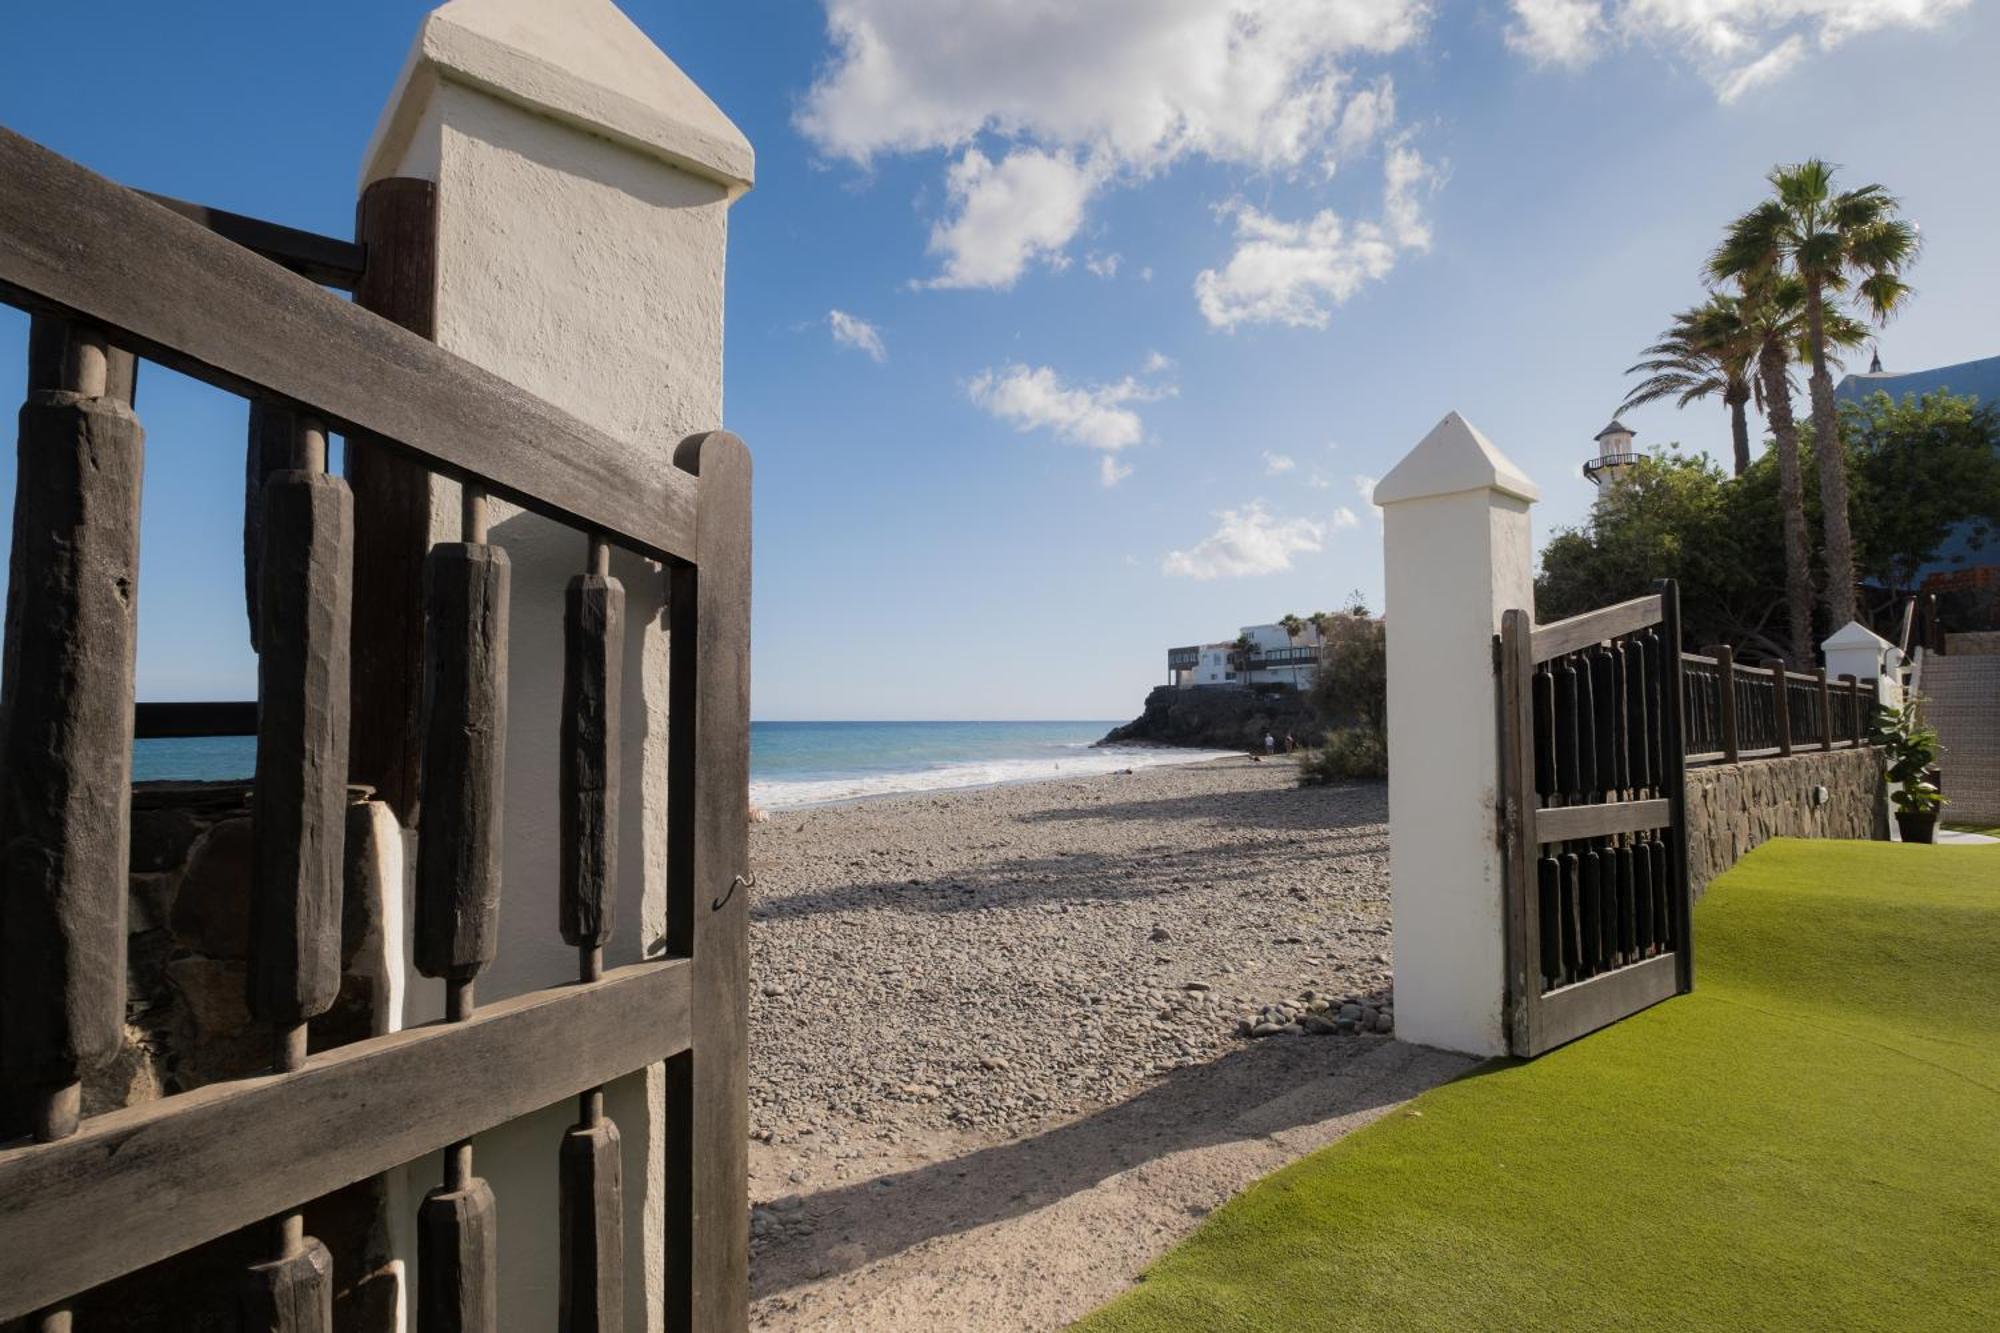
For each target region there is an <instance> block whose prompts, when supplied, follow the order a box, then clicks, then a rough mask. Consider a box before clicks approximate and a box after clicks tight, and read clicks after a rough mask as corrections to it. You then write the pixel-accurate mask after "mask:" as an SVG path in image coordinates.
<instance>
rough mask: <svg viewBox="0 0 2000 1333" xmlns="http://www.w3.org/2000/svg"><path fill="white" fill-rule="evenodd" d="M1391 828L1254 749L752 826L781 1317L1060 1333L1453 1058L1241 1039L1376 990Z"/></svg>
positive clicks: (1377, 1045)
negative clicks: (1251, 1184) (1061, 1272)
mask: <svg viewBox="0 0 2000 1333" xmlns="http://www.w3.org/2000/svg"><path fill="white" fill-rule="evenodd" d="M1385 820H1386V803H1385V788H1384V786H1383V784H1380V783H1356V784H1351V785H1347V786H1338V787H1330V788H1314V789H1300V788H1298V787H1297V786H1296V785H1295V773H1294V768H1293V765H1292V764H1291V763H1290V762H1289V761H1287V760H1284V759H1278V760H1273V761H1267V762H1255V761H1252V760H1250V759H1248V758H1235V759H1226V760H1215V761H1210V762H1206V763H1200V764H1190V765H1186V766H1177V767H1163V768H1154V769H1146V770H1140V771H1138V772H1135V773H1131V774H1112V775H1107V776H1101V777H1093V778H1086V779H1078V780H1069V781H1058V782H1041V783H1031V784H1021V785H1017V786H1004V787H992V788H986V789H981V790H976V791H966V792H953V793H940V794H934V795H927V796H913V797H904V798H898V799H892V800H881V801H872V802H866V803H861V804H855V805H847V806H838V807H822V808H819V809H813V810H805V811H794V812H789V813H786V814H780V815H776V816H774V817H772V819H771V820H770V821H769V822H767V823H763V824H759V825H756V826H755V827H754V828H753V831H752V836H751V854H752V859H753V863H754V866H755V869H756V873H757V883H756V890H755V892H756V898H755V899H754V900H753V906H752V922H753V924H752V928H751V953H752V973H753V975H752V989H751V1012H750V1021H751V1090H750V1097H751V1124H752V1132H753V1137H754V1139H755V1141H754V1142H753V1143H752V1145H751V1149H752V1156H751V1169H752V1181H751V1195H752V1199H753V1201H754V1202H755V1204H756V1208H755V1210H754V1212H753V1218H752V1229H753V1242H752V1244H753V1275H752V1276H753V1292H754V1294H755V1296H756V1298H757V1302H758V1303H757V1308H756V1318H757V1322H758V1324H759V1326H760V1327H766V1328H809V1327H810V1328H818V1327H824V1328H856V1329H860V1328H867V1329H871V1330H873V1329H894V1328H911V1329H916V1328H936V1327H944V1326H954V1327H960V1328H981V1329H985V1328H1024V1329H1025V1328H1041V1327H1052V1326H1059V1325H1060V1324H1061V1323H1063V1322H1066V1321H1067V1320H1068V1319H1070V1318H1073V1317H1075V1316H1076V1315H1078V1314H1081V1313H1083V1312H1084V1311H1086V1310H1087V1309H1089V1308H1090V1307H1091V1306H1092V1305H1094V1304H1096V1303H1097V1301H1099V1300H1101V1299H1103V1298H1104V1297H1106V1296H1109V1295H1111V1294H1114V1293H1115V1292H1116V1291H1117V1290H1118V1289H1120V1288H1121V1287H1122V1286H1123V1285H1124V1283H1125V1282H1127V1281H1129V1279H1130V1277H1131V1275H1132V1273H1133V1272H1136V1270H1137V1268H1138V1267H1139V1266H1141V1265H1143V1263H1145V1262H1146V1261H1147V1260H1148V1259H1150V1258H1151V1257H1152V1256H1153V1255H1155V1254H1157V1253H1158V1252H1159V1251H1160V1250H1162V1249H1164V1248H1165V1247H1166V1245H1168V1244H1170V1243H1171V1241H1172V1240H1173V1239H1176V1238H1177V1237H1178V1236H1179V1235H1180V1234H1182V1233H1184V1232H1185V1231H1186V1230H1187V1229H1189V1228H1191V1227H1192V1226H1193V1225H1194V1224H1195V1222H1196V1221H1197V1220H1198V1219H1199V1217H1200V1216H1201V1215H1202V1214H1204V1213H1205V1212H1206V1211H1207V1210H1208V1209H1209V1208H1212V1207H1214V1206H1215V1205H1216V1204H1218V1203H1220V1202H1221V1201H1222V1200H1223V1199H1225V1198H1227V1197H1228V1195H1229V1194H1231V1193H1233V1192H1234V1191H1235V1190H1236V1189H1238V1188H1240V1187H1241V1185H1242V1184H1245V1183H1248V1180H1250V1179H1253V1178H1255V1176H1256V1175H1257V1174H1261V1173H1262V1172H1263V1171H1268V1170H1270V1169H1272V1168H1273V1167H1275V1166H1277V1165H1280V1164H1282V1162H1283V1161H1285V1160H1289V1158H1290V1157H1291V1156H1294V1155H1296V1154H1297V1153H1299V1152H1303V1151H1305V1150H1307V1149H1308V1148H1309V1147H1311V1146H1313V1145H1314V1144H1316V1143H1318V1142H1323V1141H1329V1140H1330V1139H1331V1138H1332V1137H1337V1136H1338V1134H1339V1133H1341V1132H1345V1130H1346V1129H1347V1128H1351V1127H1352V1125H1353V1124H1355V1123H1363V1122H1365V1120H1366V1119H1369V1118H1372V1116H1373V1115H1375V1114H1381V1113H1383V1112H1384V1111H1386V1110H1387V1109H1388V1108H1390V1107H1391V1106H1393V1105H1394V1104H1396V1103H1397V1102H1398V1101H1400V1100H1402V1099H1403V1098H1405V1097H1407V1096H1409V1095H1411V1094H1412V1093H1414V1091H1416V1090H1418V1089H1419V1088H1420V1087H1421V1086H1424V1085H1426V1084H1427V1083H1428V1082H1432V1081H1435V1080H1436V1079H1438V1078H1441V1077H1444V1076H1446V1075H1447V1074H1448V1073H1449V1072H1452V1071H1454V1070H1455V1069H1456V1068H1458V1067H1459V1064H1458V1062H1456V1061H1455V1059H1454V1058H1452V1057H1442V1056H1439V1055H1437V1054H1436V1053H1434V1052H1424V1051H1417V1050H1414V1049H1413V1048H1409V1047H1405V1046H1402V1045H1401V1044H1400V1043H1396V1042H1394V1041H1392V1040H1390V1039H1389V1038H1387V1037H1384V1036H1380V1035H1372V1034H1371V1035H1356V1036H1344V1035H1336V1036H1292V1035H1287V1036H1281V1037H1276V1038H1272V1039H1266V1040H1262V1041H1255V1042H1253V1041H1249V1040H1246V1039H1245V1038H1244V1037H1242V1036H1240V1035H1239V1023H1240V1021H1241V1020H1243V1019H1246V1018H1249V1019H1254V1018H1255V1017H1257V1015H1258V1012H1259V1011H1260V1010H1261V1009H1262V1007H1263V1006H1266V1005H1270V1004H1273V1003H1275V1002H1278V1001H1294V1002H1296V1001H1299V1000H1300V999H1301V998H1302V997H1304V996H1305V995H1306V994H1307V993H1308V992H1311V993H1312V994H1313V995H1314V996H1316V997H1319V998H1322V999H1325V1000H1327V1001H1328V1002H1329V1003H1330V1004H1331V1005H1332V1006H1333V1012H1338V1007H1339V1005H1340V1004H1341V1003H1342V1002H1343V1001H1351V1002H1354V1003H1362V1002H1366V1003H1368V1004H1369V1005H1370V1006H1371V1009H1370V1012H1371V1013H1373V1012H1374V1011H1375V1010H1374V1006H1383V1007H1386V1006H1387V1005H1388V1003H1389V998H1390V997H1389V995H1388V993H1387V988H1388V984H1389V975H1390V968H1389V947H1390V941H1389V893H1388V844H1387V827H1386V822H1385ZM1065 1265H1067V1266H1068V1267H1069V1268H1072V1269H1074V1270H1076V1271H1074V1272H1071V1273H1070V1274H1069V1276H1068V1277H1066V1278H1065V1279H1063V1280H1062V1281H1059V1282H1050V1281H1048V1280H1046V1279H1047V1278H1048V1276H1049V1275H1050V1274H1051V1273H1052V1272H1054V1271H1055V1270H1056V1269H1058V1268H1062V1267H1064V1266H1065ZM1038 1275H1039V1276H1038ZM941 1301H942V1302H945V1304H940V1302H941ZM940 1319H944V1320H947V1321H948V1322H947V1323H940V1322H938V1321H939V1320H940Z"/></svg>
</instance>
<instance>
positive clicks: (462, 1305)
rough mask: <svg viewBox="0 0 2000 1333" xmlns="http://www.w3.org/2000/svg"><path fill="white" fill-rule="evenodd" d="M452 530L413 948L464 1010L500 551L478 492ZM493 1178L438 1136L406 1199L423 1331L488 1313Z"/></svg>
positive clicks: (458, 1013)
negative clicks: (439, 1151)
mask: <svg viewBox="0 0 2000 1333" xmlns="http://www.w3.org/2000/svg"><path fill="white" fill-rule="evenodd" d="M462 526H463V532H462V534H461V535H462V536H463V537H464V540H463V541H459V542H446V543H440V544H439V545H437V546H436V547H434V548H432V550H431V554H430V557H429V566H430V567H429V577H428V579H427V581H426V603H427V604H426V606H425V620H426V626H425V634H424V645H425V655H426V659H427V660H426V664H425V672H424V685H425V688H424V756H423V775H422V787H423V796H422V802H421V805H422V811H423V816H422V825H421V830H420V833H419V836H418V841H417V911H416V950H415V952H416V961H417V968H418V970H419V971H421V972H422V973H423V974H424V975H425V976H428V977H441V978H443V979H444V982H445V1016H446V1018H447V1019H449V1020H451V1021H453V1022H460V1021H463V1020H464V1019H467V1018H469V1017H471V1016H472V1012H473V1007H474V992H473V987H474V981H475V979H476V978H477V977H478V975H479V971H480V969H481V968H483V967H484V966H485V965H486V964H487V963H490V962H492V961H493V956H494V953H495V951H496V949H497V947H498V944H499V941H498V937H497V928H498V924H499V916H500V813H501V800H502V795H503V790H502V777H503V763H504V760H505V753H506V741H507V598H508V585H509V567H508V563H507V553H506V552H505V551H503V550H501V549H500V548H499V547H497V546H492V545H489V544H488V543H487V540H486V494H485V492H484V491H483V490H481V489H480V488H479V487H477V486H476V485H473V484H469V483H468V484H467V485H466V487H465V491H464V514H463V523H462ZM496 1225H497V1218H496V1213H495V1209H494V1201H493V1191H492V1190H491V1189H490V1188H489V1187H488V1186H487V1184H486V1182H485V1181H484V1180H481V1179H480V1178H479V1177H477V1176H475V1175H474V1174H473V1173H472V1144H471V1142H470V1141H467V1142H462V1143H456V1144H453V1145H452V1146H451V1147H449V1148H447V1149H446V1150H445V1155H444V1184H443V1185H442V1186H440V1187H439V1188H438V1189H435V1190H432V1191H431V1192H430V1193H429V1194H427V1195H425V1196H424V1201H423V1204H422V1206H421V1207H420V1208H419V1209H418V1211H417V1268H418V1282H417V1320H418V1327H419V1328H421V1329H422V1330H423V1331H424V1333H492V1330H494V1329H496V1328H497V1327H498V1321H499V1310H498V1279H499V1274H498V1271H497V1266H496V1258H495V1247H496V1244H497V1241H498V1232H497V1230H496Z"/></svg>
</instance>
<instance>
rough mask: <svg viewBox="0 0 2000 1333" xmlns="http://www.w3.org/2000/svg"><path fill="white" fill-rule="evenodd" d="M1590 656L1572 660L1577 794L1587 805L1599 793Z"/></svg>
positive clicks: (1594, 692) (1577, 656) (1587, 654)
mask: <svg viewBox="0 0 2000 1333" xmlns="http://www.w3.org/2000/svg"><path fill="white" fill-rule="evenodd" d="M1590 657H1591V655H1590V652H1589V650H1587V649H1586V650H1585V651H1583V652H1580V653H1577V654H1575V655H1574V656H1572V657H1571V659H1570V660H1571V662H1572V663H1574V664H1575V667H1576V790H1577V799H1579V800H1584V801H1587V800H1589V799H1590V797H1591V794H1592V793H1594V792H1596V791H1598V790H1599V782H1598V778H1597V692H1596V689H1595V687H1594V684H1593V682H1592V680H1591V670H1590Z"/></svg>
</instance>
